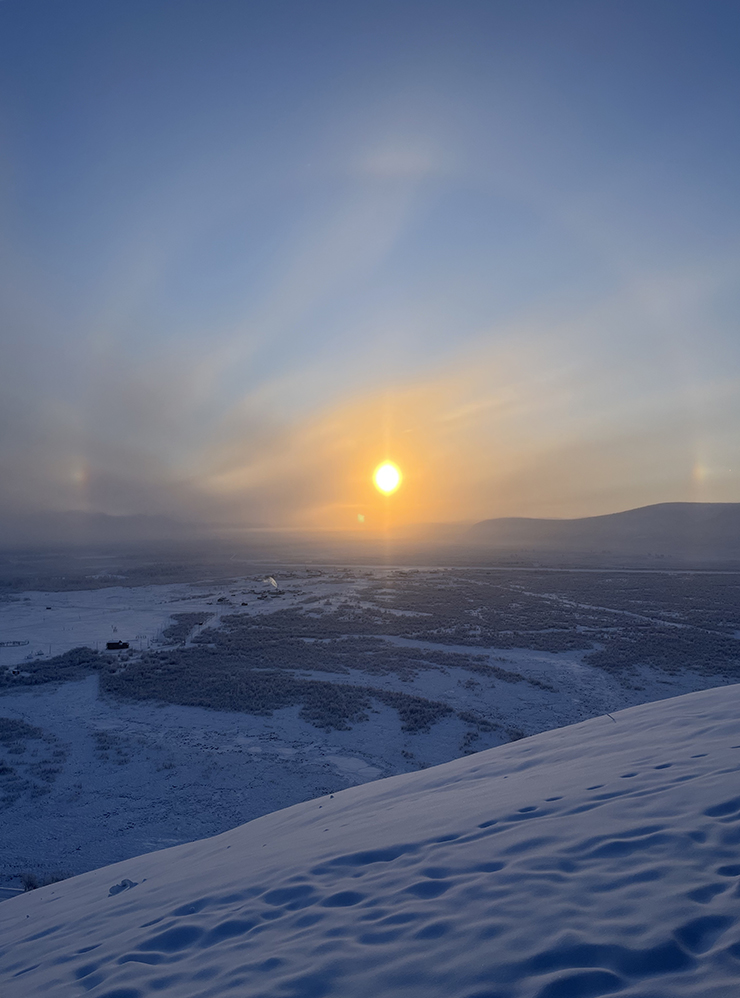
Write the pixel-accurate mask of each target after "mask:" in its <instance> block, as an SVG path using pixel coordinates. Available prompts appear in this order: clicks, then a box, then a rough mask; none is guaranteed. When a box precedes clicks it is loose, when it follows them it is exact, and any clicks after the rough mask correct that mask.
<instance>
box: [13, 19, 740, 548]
mask: <svg viewBox="0 0 740 998" xmlns="http://www.w3.org/2000/svg"><path fill="white" fill-rule="evenodd" d="M739 43H740V7H739V6H738V5H736V4H726V3H722V2H709V3H706V2H703V3H699V2H698V0H688V2H670V3H669V2H666V0H655V2H651V3H648V4H645V3H638V2H634V0H627V2H623V3H619V4H606V3H600V2H586V0H580V2H575V0H563V2H561V3H558V4H557V5H553V4H548V3H545V2H543V0H533V2H527V0H524V2H517V3H514V2H511V0H501V2H496V3H483V2H475V0H463V2H462V3H456V4H452V3H445V2H441V3H420V2H412V0H402V2H400V3H387V2H378V3H374V4H372V5H367V6H364V7H363V6H361V5H347V4H341V3H338V2H326V0H319V2H316V3H313V4H310V5H308V4H301V3H297V2H293V0H286V2H281V3H268V2H250V3H248V4H246V3H243V2H241V3H240V2H238V0H216V2H210V3H204V2H202V0H178V2H174V0H146V2H145V0H126V2H125V3H124V2H123V0H109V2H107V3H106V4H100V3H96V2H93V0H66V2H65V3H64V4H58V3H52V2H51V0H25V2H23V3H21V2H19V0H6V2H4V3H2V4H0V150H1V152H0V219H1V225H0V257H1V258H2V267H1V268H0V328H2V329H3V334H2V335H3V344H4V349H3V363H2V365H1V366H0V425H1V426H2V432H1V433H0V521H2V520H3V519H12V518H13V517H17V516H18V515H20V514H25V513H29V512H30V513H33V512H46V511H51V512H54V511H58V512H62V511H67V510H79V511H83V512H90V513H105V514H111V515H123V516H132V515H140V514H143V515H147V516H168V517H173V518H175V519H182V520H186V521H203V522H209V523H221V524H224V525H244V526H250V525H267V526H293V527H304V528H307V527H320V528H326V529H347V528H357V529H358V530H362V529H367V530H372V529H376V528H378V527H382V526H383V525H384V524H386V523H390V524H392V525H402V524H405V523H415V522H455V521H468V522H473V521H477V520H483V519H487V518H493V517H502V516H526V517H563V518H573V517H581V516H593V515H600V514H603V513H611V512H615V511H617V510H624V509H629V508H634V507H640V506H645V505H649V504H652V503H660V502H683V501H699V502H737V501H740V466H739V465H738V462H737V459H736V458H737V440H738V436H739V434H740V391H738V389H739V388H740V364H739V361H740V337H738V335H737V305H738V264H739V262H740V244H739V241H738V232H739V231H740V227H739V226H738V221H739V219H738V215H739V214H740V198H739V197H738V176H739V175H740V172H739V171H738V151H739V147H740V122H739V121H738V116H737V110H736V109H737V100H738V96H739V95H740V86H739V84H740V63H738V59H737V51H738V45H739ZM385 459H390V460H393V461H394V462H396V463H397V464H398V466H399V468H400V469H401V470H402V473H403V482H402V486H401V488H399V490H398V492H397V493H395V494H394V495H392V496H390V497H383V496H381V495H379V494H378V493H377V491H376V490H375V489H374V488H373V485H372V480H371V476H372V472H373V469H374V468H375V467H376V466H377V465H378V463H379V462H381V461H383V460H385ZM361 518H362V519H361Z"/></svg>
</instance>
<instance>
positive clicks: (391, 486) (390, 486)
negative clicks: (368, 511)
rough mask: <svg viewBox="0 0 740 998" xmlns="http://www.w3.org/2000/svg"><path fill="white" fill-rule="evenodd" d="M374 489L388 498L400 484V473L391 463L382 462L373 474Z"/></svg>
mask: <svg viewBox="0 0 740 998" xmlns="http://www.w3.org/2000/svg"><path fill="white" fill-rule="evenodd" d="M373 483H374V485H375V488H376V489H377V490H378V491H379V492H382V493H383V494H384V495H387V496H389V495H390V494H391V493H392V492H395V491H396V489H397V488H398V486H399V485H400V484H401V472H400V471H399V470H398V468H397V467H396V465H395V464H393V462H392V461H383V463H382V464H379V465H378V467H377V468H376V469H375V471H374V472H373Z"/></svg>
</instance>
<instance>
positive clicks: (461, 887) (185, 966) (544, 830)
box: [0, 686, 740, 998]
mask: <svg viewBox="0 0 740 998" xmlns="http://www.w3.org/2000/svg"><path fill="white" fill-rule="evenodd" d="M739 717H740V686H730V687H722V688H719V689H716V690H709V691H703V692H698V693H691V694H688V695H685V696H682V697H677V698H675V699H672V700H663V701H660V702H658V703H653V704H645V705H642V706H638V707H632V708H629V709H628V710H624V711H620V712H618V713H617V714H616V715H615V718H616V723H615V722H613V721H612V720H610V719H609V718H608V717H599V718H594V719H592V720H589V721H584V722H582V723H580V724H576V725H572V726H570V727H567V728H560V729H558V730H555V731H549V732H545V733H543V734H539V735H534V736H532V737H531V738H527V739H524V740H522V741H519V742H515V743H512V744H508V745H503V746H500V747H498V748H494V749H490V750H488V751H486V752H482V753H479V754H478V755H475V756H471V757H467V758H464V759H459V760H456V761H454V762H450V763H446V764H444V765H442V766H437V767H435V768H433V769H428V770H424V771H421V772H417V773H410V774H406V775H402V776H396V777H392V778H390V779H387V780H380V781H377V782H375V783H370V784H366V785H364V786H359V787H352V788H350V789H347V790H344V791H341V792H340V793H337V794H335V795H334V796H333V797H329V796H327V797H323V798H320V799H318V800H315V801H310V802H308V803H304V804H298V805H295V806H294V807H290V808H287V809H286V810H283V811H279V812H276V813H274V814H270V815H266V816H265V817H262V818H258V819H256V820H254V821H251V822H249V823H248V824H246V825H242V826H241V827H239V828H236V829H233V830H232V831H229V832H226V833H224V834H222V835H219V836H216V837H214V838H211V839H205V840H202V841H200V842H194V843H190V844H187V845H182V846H176V847H174V848H171V849H166V850H163V851H161V852H155V853H150V854H147V855H145V856H140V857H137V858H134V859H130V860H126V861H124V862H121V863H117V864H115V865H114V866H109V867H105V868H103V869H100V870H95V871H93V872H91V873H87V874H84V875H82V876H79V877H76V878H74V879H72V880H69V881H65V882H63V883H59V884H55V885H51V886H49V887H46V888H41V889H39V890H37V891H33V892H31V893H29V894H27V895H23V896H20V897H18V898H16V899H13V900H11V901H7V902H4V903H3V904H2V906H0V950H1V951H2V953H1V955H0V984H1V985H2V988H1V989H2V993H3V995H4V996H5V998H33V996H39V995H46V996H48V995H52V996H60V998H66V996H78V995H90V996H92V998H149V996H152V995H164V996H170V998H196V996H197V998H210V996H222V995H223V996H230V995H235V996H240V998H242V996H249V998H324V996H334V995H336V996H342V998H378V996H383V998H401V996H403V998H417V996H418V998H422V996H424V998H591V996H598V995H612V994H618V995H620V996H621V998H683V996H689V995H690V996H692V998H735V996H736V995H738V994H740V721H739V720H738V718H739Z"/></svg>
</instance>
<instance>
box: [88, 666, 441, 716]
mask: <svg viewBox="0 0 740 998" xmlns="http://www.w3.org/2000/svg"><path fill="white" fill-rule="evenodd" d="M101 684H102V687H103V689H105V690H106V691H107V692H109V693H114V694H117V695H119V696H125V697H127V698H129V699H134V700H151V699H156V700H164V701H166V702H168V703H177V704H183V705H186V706H192V707H211V708H215V709H216V710H232V711H243V712H244V713H246V714H257V715H260V714H271V713H272V712H273V711H275V710H279V709H280V708H282V707H289V706H292V705H297V704H300V707H301V710H300V716H301V717H302V718H304V720H307V721H309V722H310V723H311V724H313V725H315V726H316V727H318V728H324V729H326V730H330V729H337V730H346V729H347V728H349V727H350V725H351V724H354V723H357V722H358V721H363V720H367V710H368V709H369V708H370V706H371V703H372V700H373V699H375V700H379V701H380V702H382V703H385V704H386V705H388V706H392V707H394V708H395V709H396V710H397V711H398V712H399V716H400V717H401V722H402V725H403V727H404V730H406V731H422V730H428V728H429V726H430V724H432V723H434V721H435V720H437V719H439V718H440V717H443V716H445V715H446V714H449V713H451V708H449V707H447V705H446V704H441V703H436V702H435V701H431V700H425V699H424V698H422V697H414V696H410V695H408V694H405V693H391V692H386V691H383V690H376V689H374V688H372V687H369V686H354V685H349V684H344V683H332V682H325V681H321V680H315V679H301V678H298V677H296V676H294V675H293V674H292V673H291V672H288V671H287V670H278V669H258V668H253V667H252V666H251V665H249V664H247V663H245V662H244V661H243V660H241V659H240V658H237V657H233V656H225V655H223V654H220V653H219V652H217V651H216V650H215V649H212V648H203V647H193V648H183V649H179V650H178V651H177V652H175V651H170V652H154V653H149V654H147V655H144V656H142V658H141V660H140V661H138V662H131V663H129V664H128V665H127V666H126V667H125V668H124V669H122V670H121V671H119V672H115V673H113V672H105V673H103V674H102V675H101Z"/></svg>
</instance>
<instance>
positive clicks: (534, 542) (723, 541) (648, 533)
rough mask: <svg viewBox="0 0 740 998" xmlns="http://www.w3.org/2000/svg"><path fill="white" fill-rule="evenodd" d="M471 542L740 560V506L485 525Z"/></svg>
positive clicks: (659, 506) (660, 507)
mask: <svg viewBox="0 0 740 998" xmlns="http://www.w3.org/2000/svg"><path fill="white" fill-rule="evenodd" d="M466 539H467V540H468V541H470V542H472V543H475V544H477V545H483V546H485V547H489V548H491V549H501V550H512V549H528V550H534V551H543V552H550V553H551V552H563V553H565V552H569V553H574V552H584V553H594V554H612V555H622V556H636V555H643V556H647V555H654V556H658V557H673V556H683V557H691V558H705V559H708V560H711V561H716V560H726V559H738V558H740V503H736V502H721V503H702V502H696V503H692V502H663V503H656V504H655V505H652V506H640V507H638V508H637V509H628V510H625V511H624V512H621V513H607V514H605V515H603V516H587V517H582V518H580V519H573V520H547V519H536V518H527V517H501V518H498V519H493V520H482V521H481V522H480V523H476V524H474V525H473V526H472V527H470V528H469V529H468V531H467V535H466Z"/></svg>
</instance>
